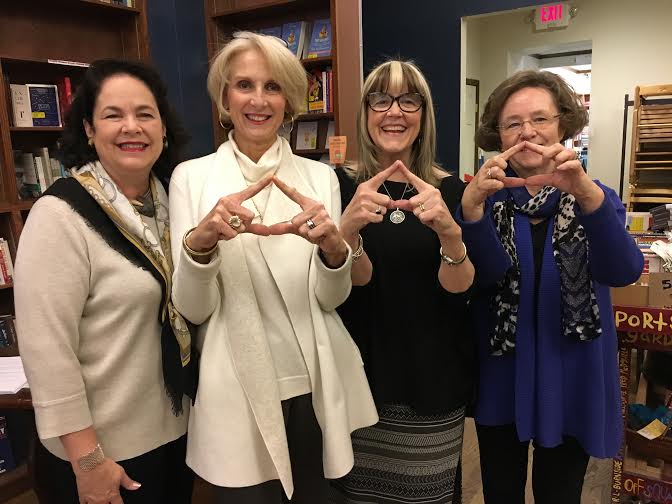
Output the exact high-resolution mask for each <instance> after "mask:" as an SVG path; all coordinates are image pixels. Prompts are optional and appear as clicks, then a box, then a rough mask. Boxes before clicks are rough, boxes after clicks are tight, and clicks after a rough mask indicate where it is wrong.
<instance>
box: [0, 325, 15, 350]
mask: <svg viewBox="0 0 672 504" xmlns="http://www.w3.org/2000/svg"><path fill="white" fill-rule="evenodd" d="M11 345H12V342H11V336H10V333H9V328H8V327H7V321H6V320H3V319H0V347H3V348H7V347H9V346H11Z"/></svg>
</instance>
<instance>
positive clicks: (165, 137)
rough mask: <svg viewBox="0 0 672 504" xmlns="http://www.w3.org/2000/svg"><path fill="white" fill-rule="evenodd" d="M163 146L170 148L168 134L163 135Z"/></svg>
mask: <svg viewBox="0 0 672 504" xmlns="http://www.w3.org/2000/svg"><path fill="white" fill-rule="evenodd" d="M163 148H164V149H167V148H168V137H167V136H166V135H164V136H163Z"/></svg>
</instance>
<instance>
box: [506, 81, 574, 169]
mask: <svg viewBox="0 0 672 504" xmlns="http://www.w3.org/2000/svg"><path fill="white" fill-rule="evenodd" d="M559 112H560V111H559V110H558V107H557V105H556V104H555V100H554V99H553V95H552V94H551V93H550V92H549V91H548V90H546V89H545V88H538V87H526V88H523V89H520V90H518V91H516V92H515V93H513V94H512V95H511V96H509V98H508V100H506V102H505V103H504V106H503V107H502V111H501V113H500V114H499V125H500V128H501V126H502V125H504V124H510V123H512V122H516V123H523V125H522V129H521V130H520V131H519V132H513V133H508V132H505V131H504V129H500V133H499V137H500V139H501V142H502V152H503V151H505V150H507V149H508V148H510V147H513V146H514V145H516V144H519V143H520V142H523V141H525V140H527V141H528V142H532V143H535V144H539V145H547V146H548V145H553V144H556V143H559V142H560V140H561V139H562V136H563V132H562V131H561V129H560V126H559V121H558V119H557V118H555V117H554V116H557V115H558V114H559ZM539 118H553V119H552V120H550V121H548V124H545V125H544V126H533V125H532V121H534V120H535V119H537V120H538V119H539ZM524 121H525V122H524ZM542 161H543V160H542V157H541V155H540V154H537V153H535V152H531V151H529V150H523V151H521V152H519V153H517V154H516V155H514V156H513V157H512V158H511V159H510V161H509V162H510V164H511V166H512V167H513V169H514V170H515V171H516V173H518V175H519V176H521V177H526V176H529V175H532V174H533V173H538V172H539V168H541V166H542V165H543V162H542Z"/></svg>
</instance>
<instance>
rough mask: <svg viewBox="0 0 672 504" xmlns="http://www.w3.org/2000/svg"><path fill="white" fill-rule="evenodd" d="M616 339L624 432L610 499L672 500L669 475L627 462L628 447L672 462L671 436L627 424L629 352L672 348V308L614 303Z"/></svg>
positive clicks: (666, 502)
mask: <svg viewBox="0 0 672 504" xmlns="http://www.w3.org/2000/svg"><path fill="white" fill-rule="evenodd" d="M614 316H615V321H616V331H617V332H618V341H619V369H620V385H621V413H622V415H623V422H624V426H625V436H624V439H623V443H622V445H621V449H620V451H619V453H618V456H617V457H616V458H615V459H614V463H613V477H612V489H611V502H613V503H615V504H616V503H620V502H621V496H624V495H633V496H641V497H646V498H649V499H652V500H653V501H655V502H658V503H660V504H672V479H671V480H670V481H665V480H662V479H660V480H658V479H655V478H654V477H652V476H647V475H644V474H642V473H641V472H638V471H633V470H632V469H633V468H632V467H629V466H628V463H629V462H630V459H629V458H628V457H627V455H628V450H631V451H632V452H634V453H637V454H641V455H644V456H646V457H647V458H651V459H657V460H660V461H663V462H662V463H663V464H672V440H671V439H670V438H669V437H661V438H657V439H654V440H648V439H646V438H644V437H642V436H641V435H639V434H638V433H637V432H636V431H633V430H631V429H628V428H627V415H628V405H629V402H630V401H629V399H630V390H631V383H632V378H633V377H632V370H631V363H632V352H633V351H638V350H654V351H664V352H672V310H668V309H663V308H646V307H635V306H614Z"/></svg>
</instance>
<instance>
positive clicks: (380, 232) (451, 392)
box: [336, 169, 475, 414]
mask: <svg viewBox="0 0 672 504" xmlns="http://www.w3.org/2000/svg"><path fill="white" fill-rule="evenodd" d="M336 172H337V174H338V178H339V181H340V184H341V200H342V203H343V209H345V207H346V206H347V205H348V203H349V202H350V200H351V199H352V197H353V195H354V193H355V190H356V185H355V183H354V181H353V180H352V179H351V178H350V177H349V176H348V175H347V174H346V173H345V172H344V171H343V170H341V169H337V170H336ZM385 187H386V188H387V191H389V194H390V196H391V197H392V199H400V198H401V195H402V192H403V191H404V187H405V184H404V183H401V182H391V181H388V182H385ZM440 190H441V194H442V195H443V199H444V201H445V202H446V205H447V206H448V209H449V210H450V211H451V212H454V211H455V208H456V207H457V205H458V203H459V201H460V199H461V197H462V193H463V191H464V184H463V183H462V182H461V181H460V180H459V179H458V178H457V177H446V178H444V179H443V181H442V182H441V187H440ZM379 192H381V193H383V194H385V188H384V187H383V186H381V187H380V190H379ZM414 194H416V193H415V192H413V193H412V194H409V192H408V191H407V193H406V196H405V199H409V198H410V197H412V196H413V195H414ZM404 213H405V215H406V219H405V220H404V221H403V222H402V223H400V224H394V223H392V222H391V221H390V220H389V215H390V211H388V213H387V215H386V216H385V218H384V219H383V222H382V223H380V224H370V225H368V226H367V227H365V228H364V229H362V231H361V235H362V238H363V239H364V249H365V250H366V253H367V254H368V256H369V258H370V259H371V263H372V264H373V276H372V278H371V281H370V282H369V284H367V285H366V286H363V287H353V289H352V293H351V295H350V297H349V298H348V300H347V301H346V302H345V304H343V305H342V306H341V307H340V308H339V309H338V312H339V314H340V316H341V318H342V319H343V322H344V323H345V325H346V327H347V328H348V330H349V331H350V334H351V335H352V337H353V339H354V340H355V342H356V343H357V345H358V346H359V348H360V350H361V353H362V358H363V359H364V366H365V369H366V373H367V376H368V379H369V384H370V386H371V390H372V392H373V397H374V399H375V401H376V403H377V404H379V405H380V404H386V403H387V404H389V403H396V404H399V403H400V404H408V405H411V406H412V407H413V408H415V410H416V411H417V412H418V413H421V414H433V413H445V412H449V411H452V410H454V409H456V408H458V407H461V406H464V405H466V403H467V402H468V401H470V400H471V394H472V387H473V376H474V374H475V368H474V366H475V364H474V357H475V352H474V346H473V344H474V343H473V338H472V334H471V327H470V323H469V316H468V314H467V310H468V299H469V291H467V292H466V293H463V294H451V293H449V292H447V291H446V290H444V289H443V288H442V287H441V285H440V283H439V280H438V271H439V267H440V265H441V259H440V256H439V247H440V243H439V239H438V236H437V235H436V233H434V231H432V230H431V229H430V228H428V227H427V226H425V225H423V224H422V223H420V221H419V220H418V219H417V218H416V217H415V216H414V215H413V214H412V213H410V212H404Z"/></svg>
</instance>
